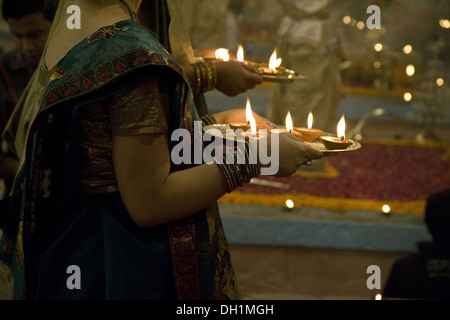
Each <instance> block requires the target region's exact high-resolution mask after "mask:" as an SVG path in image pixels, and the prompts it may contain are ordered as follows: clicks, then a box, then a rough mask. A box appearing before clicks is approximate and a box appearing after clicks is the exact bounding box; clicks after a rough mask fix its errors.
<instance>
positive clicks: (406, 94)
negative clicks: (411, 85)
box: [403, 92, 412, 102]
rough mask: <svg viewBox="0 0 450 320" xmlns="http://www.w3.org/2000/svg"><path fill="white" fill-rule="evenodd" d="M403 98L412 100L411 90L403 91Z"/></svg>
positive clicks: (407, 100)
mask: <svg viewBox="0 0 450 320" xmlns="http://www.w3.org/2000/svg"><path fill="white" fill-rule="evenodd" d="M403 100H405V101H406V102H410V101H411V100H412V94H411V92H405V94H404V95H403Z"/></svg>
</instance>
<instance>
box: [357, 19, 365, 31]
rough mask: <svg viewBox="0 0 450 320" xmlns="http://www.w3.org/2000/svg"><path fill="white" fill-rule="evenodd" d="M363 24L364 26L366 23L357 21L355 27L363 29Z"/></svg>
mask: <svg viewBox="0 0 450 320" xmlns="http://www.w3.org/2000/svg"><path fill="white" fill-rule="evenodd" d="M365 26H366V24H365V23H364V22H362V21H358V23H357V24H356V27H357V28H358V29H359V30H362V29H364V27H365Z"/></svg>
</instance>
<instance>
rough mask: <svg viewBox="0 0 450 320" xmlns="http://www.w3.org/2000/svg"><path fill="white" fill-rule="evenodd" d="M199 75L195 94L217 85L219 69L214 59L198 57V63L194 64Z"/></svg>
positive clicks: (197, 75)
mask: <svg viewBox="0 0 450 320" xmlns="http://www.w3.org/2000/svg"><path fill="white" fill-rule="evenodd" d="M192 66H193V67H194V71H195V75H196V77H197V86H196V88H195V90H194V94H195V95H198V94H199V93H201V92H206V91H211V90H213V89H214V88H215V87H216V83H217V69H216V66H215V65H214V63H213V61H212V60H206V59H204V58H196V63H194V64H192Z"/></svg>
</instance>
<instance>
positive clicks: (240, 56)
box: [236, 45, 244, 62]
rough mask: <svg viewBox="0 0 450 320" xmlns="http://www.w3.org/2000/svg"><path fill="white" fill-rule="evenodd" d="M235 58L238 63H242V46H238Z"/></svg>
mask: <svg viewBox="0 0 450 320" xmlns="http://www.w3.org/2000/svg"><path fill="white" fill-rule="evenodd" d="M236 57H237V59H238V61H240V62H244V48H243V47H242V45H239V48H238V51H237V54H236Z"/></svg>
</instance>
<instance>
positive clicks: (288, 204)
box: [286, 199, 294, 209]
mask: <svg viewBox="0 0 450 320" xmlns="http://www.w3.org/2000/svg"><path fill="white" fill-rule="evenodd" d="M286 208H288V209H294V201H292V200H291V199H288V200H286Z"/></svg>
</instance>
